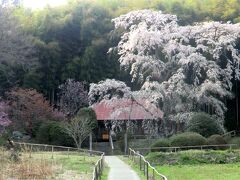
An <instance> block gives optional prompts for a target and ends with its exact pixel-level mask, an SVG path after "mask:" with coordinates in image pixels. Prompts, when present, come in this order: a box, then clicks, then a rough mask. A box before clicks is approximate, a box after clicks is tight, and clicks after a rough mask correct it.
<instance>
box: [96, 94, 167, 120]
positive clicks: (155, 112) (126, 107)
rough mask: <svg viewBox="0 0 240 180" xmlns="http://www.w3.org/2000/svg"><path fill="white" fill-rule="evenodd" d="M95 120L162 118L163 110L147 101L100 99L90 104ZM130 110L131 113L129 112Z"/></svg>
mask: <svg viewBox="0 0 240 180" xmlns="http://www.w3.org/2000/svg"><path fill="white" fill-rule="evenodd" d="M92 108H93V109H94V111H95V112H96V115H97V120H128V119H129V115H130V120H143V119H149V120H150V119H157V118H160V119H162V118H163V112H162V111H161V110H160V109H159V108H157V107H156V106H154V105H153V104H151V103H148V102H147V101H141V102H140V101H138V102H135V101H131V100H130V99H117V100H114V101H112V100H111V101H107V100H105V101H101V102H99V103H95V104H93V105H92ZM130 111H131V113H130Z"/></svg>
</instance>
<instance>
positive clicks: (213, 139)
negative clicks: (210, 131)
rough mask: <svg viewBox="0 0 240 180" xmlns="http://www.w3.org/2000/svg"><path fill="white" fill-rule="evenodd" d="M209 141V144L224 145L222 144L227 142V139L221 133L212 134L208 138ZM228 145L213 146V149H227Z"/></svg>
mask: <svg viewBox="0 0 240 180" xmlns="http://www.w3.org/2000/svg"><path fill="white" fill-rule="evenodd" d="M207 142H208V144H209V145H222V144H227V142H226V140H225V139H224V138H223V137H222V136H220V135H219V134H215V135H212V136H210V137H209V138H208V139H207ZM226 148H227V147H213V149H222V150H223V149H226Z"/></svg>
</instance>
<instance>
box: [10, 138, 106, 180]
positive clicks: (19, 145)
mask: <svg viewBox="0 0 240 180" xmlns="http://www.w3.org/2000/svg"><path fill="white" fill-rule="evenodd" d="M13 144H14V146H15V148H16V149H19V150H20V151H22V152H25V153H27V154H28V155H29V157H30V158H31V157H32V154H33V153H36V152H38V153H39V152H49V153H50V157H51V159H54V158H55V157H56V156H58V153H57V152H60V153H61V154H65V155H67V157H68V158H69V156H70V155H71V154H77V155H81V156H83V157H84V160H85V157H86V156H100V158H99V159H98V160H97V162H96V164H95V165H94V168H93V174H92V180H100V179H101V175H102V172H103V168H104V155H105V154H104V152H101V151H93V150H91V151H90V150H86V149H79V148H73V147H65V146H54V145H47V144H32V143H23V142H14V143H13Z"/></svg>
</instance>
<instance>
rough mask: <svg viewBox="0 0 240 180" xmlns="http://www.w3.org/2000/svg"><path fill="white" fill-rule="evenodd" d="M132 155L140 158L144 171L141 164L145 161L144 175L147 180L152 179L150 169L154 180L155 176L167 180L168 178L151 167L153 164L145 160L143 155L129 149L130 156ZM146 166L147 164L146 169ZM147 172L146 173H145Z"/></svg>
mask: <svg viewBox="0 0 240 180" xmlns="http://www.w3.org/2000/svg"><path fill="white" fill-rule="evenodd" d="M132 153H133V154H134V155H137V156H139V159H140V161H139V162H140V170H142V164H141V160H143V162H144V175H145V176H146V177H147V180H149V179H150V176H149V172H148V168H151V169H152V173H153V174H152V180H155V179H156V178H155V174H156V175H158V176H160V177H161V179H162V180H167V177H166V176H165V175H163V174H161V173H159V172H158V171H157V170H156V169H155V168H154V167H153V166H151V164H150V163H149V162H148V161H147V160H146V159H145V157H144V156H143V155H141V154H140V153H138V152H136V151H134V150H133V149H131V148H129V156H131V155H132ZM145 164H147V168H145ZM145 170H146V172H145Z"/></svg>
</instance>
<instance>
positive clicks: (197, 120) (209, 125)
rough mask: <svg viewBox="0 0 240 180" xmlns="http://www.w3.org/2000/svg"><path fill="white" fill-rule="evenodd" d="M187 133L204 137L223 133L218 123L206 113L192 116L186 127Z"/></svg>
mask: <svg viewBox="0 0 240 180" xmlns="http://www.w3.org/2000/svg"><path fill="white" fill-rule="evenodd" d="M187 131H189V132H196V133H199V134H201V135H202V136H204V137H209V136H211V135H214V134H222V133H223V129H222V128H221V126H220V125H219V124H218V122H217V121H216V120H215V119H213V118H212V117H211V116H210V115H208V114H206V113H196V114H195V115H193V117H192V118H191V119H190V121H189V123H188V125H187Z"/></svg>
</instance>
